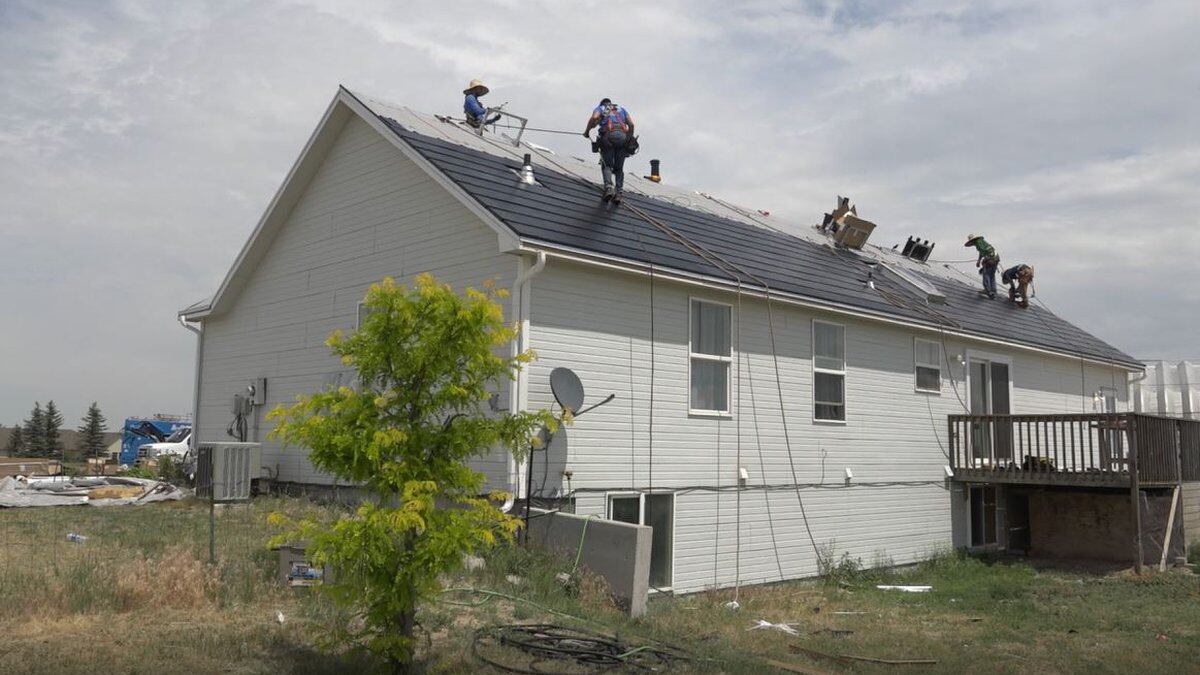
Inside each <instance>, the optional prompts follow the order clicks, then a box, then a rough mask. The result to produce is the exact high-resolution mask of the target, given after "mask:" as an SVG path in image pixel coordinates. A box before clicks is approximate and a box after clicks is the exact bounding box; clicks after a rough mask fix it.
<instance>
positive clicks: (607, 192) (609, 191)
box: [600, 185, 617, 202]
mask: <svg viewBox="0 0 1200 675" xmlns="http://www.w3.org/2000/svg"><path fill="white" fill-rule="evenodd" d="M616 194H617V193H616V191H615V190H613V188H612V186H611V185H605V186H604V196H602V197H600V199H602V200H604V201H606V202H609V201H612V199H613V197H614V196H616Z"/></svg>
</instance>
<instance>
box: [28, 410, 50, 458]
mask: <svg viewBox="0 0 1200 675" xmlns="http://www.w3.org/2000/svg"><path fill="white" fill-rule="evenodd" d="M23 435H24V437H25V453H24V456H25V457H40V456H41V455H42V452H43V450H44V449H45V447H46V442H45V438H46V416H45V414H44V413H43V412H42V404H41V403H39V402H34V404H33V410H32V411H30V413H29V419H27V420H25V433H24V434H23Z"/></svg>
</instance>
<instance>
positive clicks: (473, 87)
mask: <svg viewBox="0 0 1200 675" xmlns="http://www.w3.org/2000/svg"><path fill="white" fill-rule="evenodd" d="M488 91H490V90H489V89H488V88H487V87H486V86H484V84H483V81H482V80H471V83H470V84H468V85H467V88H466V89H463V115H465V116H466V118H467V124H470V125H471V126H473V127H475V128H479V127H481V126H483V125H485V124H491V123H492V122H495V121H496V120H498V119H500V116H499V115H496V116H494V117H492V119H490V120H489V119H486V118H487V108H484V107H483V104H482V103H480V102H479V98H480V97H481V96H484V95H486V94H487V93H488Z"/></svg>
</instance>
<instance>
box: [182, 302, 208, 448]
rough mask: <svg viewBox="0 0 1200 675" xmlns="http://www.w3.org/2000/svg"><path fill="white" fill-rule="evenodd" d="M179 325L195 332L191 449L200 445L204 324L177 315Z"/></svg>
mask: <svg viewBox="0 0 1200 675" xmlns="http://www.w3.org/2000/svg"><path fill="white" fill-rule="evenodd" d="M179 325H180V326H183V327H184V328H186V329H188V330H190V331H192V332H193V333H195V334H196V372H195V375H194V382H193V385H192V436H191V438H190V439H188V442H189V443H190V444H191V447H192V450H195V449H196V448H198V447H200V441H199V436H200V361H201V359H203V358H204V324H203V323H200V322H198V321H197V322H196V324H195V325H193V324H191V323H188V320H187V318H186V317H184V316H183V315H182V314H180V315H179Z"/></svg>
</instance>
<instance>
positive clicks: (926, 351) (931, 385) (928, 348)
mask: <svg viewBox="0 0 1200 675" xmlns="http://www.w3.org/2000/svg"><path fill="white" fill-rule="evenodd" d="M913 367H914V369H915V371H916V374H917V391H923V392H926V393H930V394H940V393H942V345H941V344H939V343H937V342H932V341H930V340H922V339H921V338H915V340H914V342H913Z"/></svg>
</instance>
